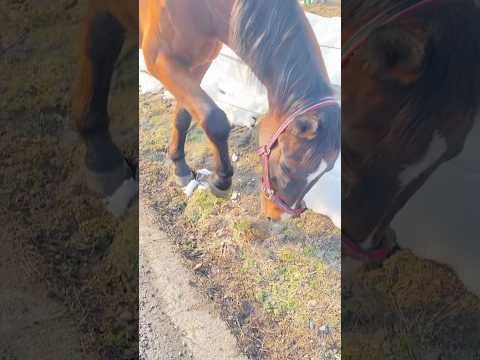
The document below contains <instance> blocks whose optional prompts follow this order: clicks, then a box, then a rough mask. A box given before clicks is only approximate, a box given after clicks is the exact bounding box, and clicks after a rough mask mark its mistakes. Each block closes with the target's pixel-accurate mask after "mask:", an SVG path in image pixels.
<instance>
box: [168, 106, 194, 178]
mask: <svg viewBox="0 0 480 360" xmlns="http://www.w3.org/2000/svg"><path fill="white" fill-rule="evenodd" d="M191 122H192V115H190V113H189V112H188V111H187V110H186V109H185V108H184V107H182V106H181V105H179V104H177V106H176V107H175V112H174V113H173V117H172V131H171V136H170V145H169V148H168V155H169V157H170V160H172V162H173V163H174V165H175V176H176V179H177V184H178V185H180V186H182V187H184V186H187V185H188V183H189V182H190V181H191V180H192V179H193V172H192V170H191V169H190V167H189V166H188V164H187V161H186V160H185V139H186V137H187V132H188V129H189V128H190V124H191Z"/></svg>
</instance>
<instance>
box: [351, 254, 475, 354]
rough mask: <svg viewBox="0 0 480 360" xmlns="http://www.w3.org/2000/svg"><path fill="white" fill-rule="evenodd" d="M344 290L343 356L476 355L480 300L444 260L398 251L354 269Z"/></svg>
mask: <svg viewBox="0 0 480 360" xmlns="http://www.w3.org/2000/svg"><path fill="white" fill-rule="evenodd" d="M345 294H348V296H344V304H343V308H342V317H343V324H342V325H343V330H344V333H343V334H344V339H345V340H344V342H343V344H342V345H343V349H344V353H343V355H344V356H345V358H347V359H371V358H375V359H413V358H414V359H426V358H427V356H433V355H432V354H437V355H436V357H435V359H437V358H441V359H477V358H478V356H479V355H480V341H479V335H478V334H479V327H480V301H479V299H478V298H476V297H475V296H473V295H472V294H469V293H468V292H467V291H466V290H465V288H464V287H463V285H462V283H461V282H460V280H459V279H458V278H457V276H456V275H455V274H454V273H453V272H452V271H451V270H450V269H448V268H447V267H445V266H442V265H439V264H436V263H434V262H431V261H427V260H422V259H418V258H416V257H415V256H413V254H411V253H410V252H408V251H401V252H400V253H398V254H397V255H395V256H394V257H392V258H391V259H389V260H388V261H387V262H386V263H385V264H384V266H383V267H380V268H372V269H365V270H364V271H361V272H359V273H358V274H357V275H356V278H355V286H354V288H352V289H351V290H350V291H348V292H345ZM367 344H368V345H367ZM346 349H348V351H345V350H346Z"/></svg>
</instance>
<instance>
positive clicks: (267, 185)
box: [257, 96, 338, 216]
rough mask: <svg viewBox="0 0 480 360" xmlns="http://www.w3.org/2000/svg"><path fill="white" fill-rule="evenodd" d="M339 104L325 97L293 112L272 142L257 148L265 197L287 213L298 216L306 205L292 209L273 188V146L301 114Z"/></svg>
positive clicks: (274, 135)
mask: <svg viewBox="0 0 480 360" xmlns="http://www.w3.org/2000/svg"><path fill="white" fill-rule="evenodd" d="M334 105H336V106H338V101H337V100H336V99H335V98H334V97H333V96H329V97H325V98H323V99H322V100H321V101H320V102H318V103H317V104H315V105H312V106H310V107H308V108H306V109H304V110H301V111H298V112H296V113H294V114H292V115H291V116H290V117H288V118H287V120H285V122H284V123H283V124H282V125H281V126H280V127H279V128H278V130H277V131H276V132H275V134H273V136H272V138H271V139H270V142H269V143H268V144H267V145H263V146H261V147H259V148H258V149H257V154H258V155H259V156H260V157H261V158H262V161H263V176H262V188H261V189H262V192H263V193H264V195H265V197H266V198H267V199H269V200H271V201H272V202H273V203H274V204H275V205H277V206H278V207H279V208H280V209H281V210H282V211H284V212H286V213H287V214H290V215H293V216H298V215H300V214H301V213H302V212H304V211H305V207H303V206H302V207H300V208H296V209H292V207H290V206H288V205H287V204H286V203H285V202H284V201H283V200H282V199H280V198H279V197H278V196H277V195H276V194H275V190H273V188H272V183H271V181H270V169H269V158H270V153H271V151H272V148H273V147H274V146H275V144H276V143H277V141H278V138H279V137H280V135H282V134H283V132H284V131H285V130H287V128H288V127H289V126H290V124H291V123H292V122H293V121H295V119H296V118H297V117H299V116H301V115H304V114H306V113H309V112H311V111H314V110H318V109H322V108H325V107H329V106H334Z"/></svg>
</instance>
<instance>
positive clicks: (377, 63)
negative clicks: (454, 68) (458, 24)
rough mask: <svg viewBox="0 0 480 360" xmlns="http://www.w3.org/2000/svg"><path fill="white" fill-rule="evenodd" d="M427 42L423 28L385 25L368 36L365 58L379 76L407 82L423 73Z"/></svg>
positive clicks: (411, 81)
mask: <svg viewBox="0 0 480 360" xmlns="http://www.w3.org/2000/svg"><path fill="white" fill-rule="evenodd" d="M426 44H427V31H426V29H423V28H414V27H408V28H407V27H406V26H394V27H392V26H388V27H384V28H381V29H378V30H375V31H374V32H373V33H372V35H371V36H370V37H369V40H368V44H367V46H368V47H369V51H368V54H369V59H368V60H369V63H370V64H372V65H373V69H372V70H373V71H374V72H375V73H376V74H377V75H379V76H380V77H382V78H387V79H392V80H396V81H398V82H399V83H401V84H403V85H409V84H411V83H413V82H415V81H416V80H417V79H418V78H419V77H420V75H421V73H422V69H423V64H424V60H425V57H426Z"/></svg>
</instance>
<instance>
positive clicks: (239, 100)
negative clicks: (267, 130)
mask: <svg viewBox="0 0 480 360" xmlns="http://www.w3.org/2000/svg"><path fill="white" fill-rule="evenodd" d="M307 18H308V20H309V22H310V24H311V25H312V28H313V30H314V32H315V35H316V36H317V40H318V42H319V44H320V47H321V50H322V55H323V59H324V61H325V64H326V67H327V71H328V74H329V77H330V80H331V82H332V84H333V85H334V86H335V87H336V88H337V89H339V88H340V84H341V20H340V18H339V17H335V18H324V17H321V16H317V15H314V14H310V13H307ZM139 56H140V59H139V60H140V74H139V83H140V89H139V90H140V93H141V94H146V93H151V92H158V91H159V90H160V89H162V85H161V83H160V82H159V81H158V80H156V79H155V78H153V77H152V76H150V75H149V74H148V72H147V69H146V66H145V62H144V60H143V55H142V52H141V51H140V54H139ZM252 76H253V75H252V74H251V71H250V69H249V68H248V67H247V65H246V64H245V63H243V62H242V61H241V60H240V59H239V58H238V56H237V55H236V54H235V53H234V52H233V51H232V50H231V49H229V48H228V47H226V46H224V47H223V49H222V51H221V53H220V56H219V57H218V58H217V59H215V61H214V62H213V64H212V66H211V67H210V69H209V70H208V72H207V74H206V75H205V77H204V79H203V81H202V88H203V89H204V90H205V91H206V92H207V93H208V94H209V95H210V96H211V97H212V98H213V99H214V100H215V102H216V103H217V104H218V106H220V107H221V108H222V109H223V110H224V111H225V112H226V114H227V116H228V118H229V120H230V122H231V123H232V124H234V125H238V126H253V125H254V123H255V118H257V117H259V116H260V115H262V114H264V113H266V112H267V110H268V104H267V94H266V90H265V88H264V87H263V85H261V84H260V83H259V82H258V81H256V80H254V79H253V78H252ZM167 96H171V95H167ZM340 179H341V171H340V158H339V159H338V160H337V162H336V164H335V167H334V168H333V169H332V170H331V171H330V172H329V173H327V174H326V175H324V176H323V177H322V179H320V181H319V182H318V183H317V184H316V185H315V186H314V187H313V188H312V190H311V191H310V192H309V193H308V194H307V196H306V199H305V200H306V202H307V206H308V207H309V208H311V209H312V210H314V211H316V212H318V213H321V214H324V215H327V216H329V217H330V218H331V219H332V221H333V222H334V224H335V225H336V226H338V227H340V219H341V197H340V195H341V190H340Z"/></svg>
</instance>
